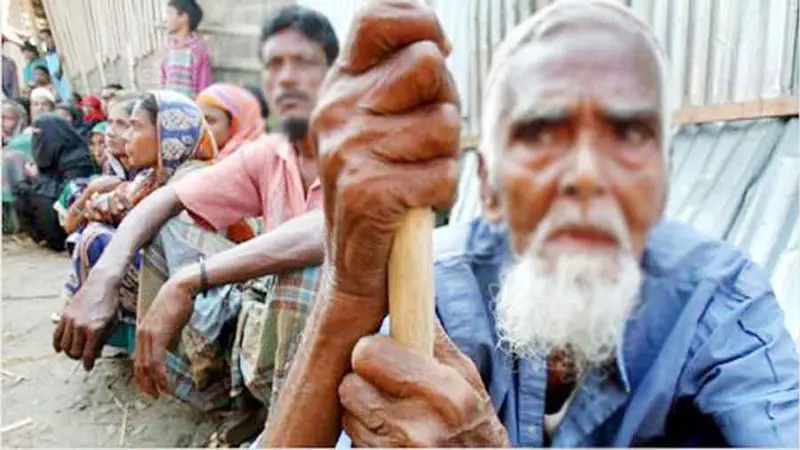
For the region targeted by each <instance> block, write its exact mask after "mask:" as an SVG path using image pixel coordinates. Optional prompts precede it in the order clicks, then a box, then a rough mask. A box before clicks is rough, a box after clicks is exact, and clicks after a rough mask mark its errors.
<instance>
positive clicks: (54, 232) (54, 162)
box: [14, 115, 93, 251]
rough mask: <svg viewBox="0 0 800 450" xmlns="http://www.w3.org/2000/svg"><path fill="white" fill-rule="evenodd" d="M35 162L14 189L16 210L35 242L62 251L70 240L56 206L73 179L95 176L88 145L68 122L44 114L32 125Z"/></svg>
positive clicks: (28, 167)
mask: <svg viewBox="0 0 800 450" xmlns="http://www.w3.org/2000/svg"><path fill="white" fill-rule="evenodd" d="M32 144H33V161H34V163H35V164H31V165H28V166H26V180H24V181H22V182H21V183H19V185H18V186H17V187H16V188H15V189H14V208H15V210H16V212H17V216H18V218H19V221H20V226H21V228H22V231H24V232H25V233H27V234H28V235H29V236H30V237H31V238H32V239H33V240H34V241H36V242H42V241H45V242H46V243H47V246H48V247H50V248H52V249H53V250H58V251H60V250H63V249H64V244H65V239H66V237H67V235H66V233H65V232H64V230H63V229H62V228H61V225H60V224H59V222H58V217H57V215H56V212H55V211H54V210H53V203H55V202H56V200H57V199H58V196H59V195H60V194H61V191H62V190H63V189H64V185H65V184H66V183H67V182H69V181H70V180H74V179H76V178H83V177H88V176H90V175H92V170H93V169H92V161H91V157H90V156H89V150H88V149H87V148H86V142H85V141H84V140H83V139H82V138H81V137H80V136H79V135H78V133H77V132H76V131H75V130H74V129H73V128H72V125H71V124H69V123H68V122H67V121H66V120H64V119H62V118H61V117H58V116H55V115H45V116H42V117H39V118H38V119H36V120H35V121H34V122H33V135H32Z"/></svg>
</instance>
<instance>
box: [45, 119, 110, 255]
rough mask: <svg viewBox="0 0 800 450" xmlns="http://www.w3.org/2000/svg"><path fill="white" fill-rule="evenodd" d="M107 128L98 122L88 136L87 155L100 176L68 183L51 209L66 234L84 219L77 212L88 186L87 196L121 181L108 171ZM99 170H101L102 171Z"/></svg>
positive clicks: (103, 123)
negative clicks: (75, 205)
mask: <svg viewBox="0 0 800 450" xmlns="http://www.w3.org/2000/svg"><path fill="white" fill-rule="evenodd" d="M107 128H108V124H106V123H105V122H100V123H99V124H97V125H95V127H94V129H93V130H92V132H91V133H90V134H89V153H90V154H91V155H92V162H93V163H94V169H95V172H100V174H99V175H94V176H92V177H90V178H77V179H75V180H72V181H70V182H68V183H67V184H66V186H64V190H63V191H61V195H60V196H59V197H58V201H56V203H55V204H54V205H53V208H54V209H55V210H56V212H57V213H58V221H59V223H60V224H61V226H62V227H63V228H64V231H66V232H67V233H68V234H71V233H74V232H75V231H76V230H77V229H78V228H79V226H80V225H81V224H82V223H83V219H84V217H83V216H82V215H80V214H79V212H80V211H82V207H83V206H84V203H85V201H86V197H84V196H83V194H84V193H85V192H87V189H88V187H89V186H90V185H93V186H94V189H92V190H91V191H90V192H89V194H88V195H92V193H94V192H107V191H109V190H111V189H112V188H114V187H116V186H117V185H118V184H119V183H120V182H121V181H122V180H121V179H120V178H118V177H117V176H115V175H113V174H112V173H111V172H110V170H109V162H108V156H107V154H106V144H105V132H106V129H107ZM100 168H103V169H102V171H101V170H100ZM81 199H82V202H81V205H79V206H77V207H75V208H72V205H73V204H75V203H76V201H78V200H81ZM68 247H69V245H68Z"/></svg>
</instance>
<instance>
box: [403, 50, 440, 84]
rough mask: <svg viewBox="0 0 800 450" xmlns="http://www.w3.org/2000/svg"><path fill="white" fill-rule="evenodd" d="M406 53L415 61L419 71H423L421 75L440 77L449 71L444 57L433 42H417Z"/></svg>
mask: <svg viewBox="0 0 800 450" xmlns="http://www.w3.org/2000/svg"><path fill="white" fill-rule="evenodd" d="M406 52H408V53H409V54H410V55H411V57H412V58H413V59H414V62H415V66H416V68H417V70H419V71H421V73H420V75H425V76H426V77H438V75H439V74H441V73H442V72H443V71H445V70H447V69H446V66H445V60H444V55H442V52H441V50H439V47H437V46H436V44H435V43H434V42H432V41H419V42H415V43H413V44H411V45H410V46H409V47H408V49H407V50H406Z"/></svg>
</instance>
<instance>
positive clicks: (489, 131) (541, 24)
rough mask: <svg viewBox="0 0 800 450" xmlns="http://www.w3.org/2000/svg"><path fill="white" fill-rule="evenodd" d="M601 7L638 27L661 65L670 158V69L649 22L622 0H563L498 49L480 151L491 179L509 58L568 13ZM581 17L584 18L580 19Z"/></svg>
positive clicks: (514, 32) (665, 152) (527, 22)
mask: <svg viewBox="0 0 800 450" xmlns="http://www.w3.org/2000/svg"><path fill="white" fill-rule="evenodd" d="M598 9H601V10H604V11H611V12H612V13H614V14H616V15H617V16H618V18H620V19H622V20H623V21H625V22H627V23H629V24H630V26H631V29H636V30H638V31H639V35H640V36H641V37H642V39H643V40H644V42H645V44H646V47H647V49H648V50H649V51H650V54H651V56H652V57H653V59H654V60H655V62H656V66H657V68H658V86H659V90H660V93H661V102H660V109H661V126H662V130H661V131H662V134H661V135H662V140H661V150H662V153H663V155H664V158H665V162H668V156H669V155H668V153H669V129H668V127H669V119H670V117H669V115H670V112H671V110H670V106H669V98H668V97H669V96H668V95H667V94H668V93H667V86H668V84H667V72H666V68H665V66H666V64H665V59H666V57H665V55H664V50H663V48H662V47H661V45H660V44H659V43H658V40H657V38H656V36H655V34H653V31H652V29H651V28H650V26H649V25H648V24H646V23H645V22H643V21H642V20H641V19H639V18H638V17H636V16H635V15H634V14H633V12H632V11H631V10H630V9H629V8H628V7H626V6H624V5H621V4H620V3H619V2H615V1H611V0H560V1H557V2H555V3H553V4H551V5H549V6H548V7H546V8H544V9H542V10H541V11H539V12H538V13H536V14H534V15H533V16H531V17H530V18H528V19H526V20H525V21H523V22H522V23H520V24H519V25H518V26H517V27H516V28H514V29H513V30H512V31H511V32H510V33H509V35H508V36H506V38H505V39H504V40H503V42H502V43H501V44H500V45H499V46H498V47H497V49H496V50H495V54H494V56H493V58H492V64H491V67H490V68H489V75H488V77H487V81H486V87H485V89H484V103H483V104H484V110H483V114H482V117H481V144H480V151H481V154H482V155H483V157H484V160H485V161H486V165H487V168H488V174H489V179H490V180H494V172H495V169H496V167H495V163H496V162H497V161H496V160H497V155H499V154H500V152H501V151H502V148H501V146H502V145H501V142H500V136H501V133H500V130H499V126H500V122H501V119H502V117H501V111H502V108H501V106H502V102H503V101H504V99H503V95H502V93H503V84H504V82H505V79H506V75H507V73H508V69H509V66H510V62H511V61H512V59H513V57H514V55H515V54H516V53H517V52H518V51H519V50H520V49H521V48H523V47H524V46H525V45H528V44H531V43H532V42H535V41H536V40H537V39H539V38H540V36H541V34H542V31H543V30H546V29H548V28H550V26H552V25H554V24H556V23H558V22H559V21H563V20H575V19H573V18H569V19H567V18H566V16H567V13H574V12H576V11H578V12H580V13H582V16H581V17H591V14H592V12H597V10H598ZM578 20H581V19H578Z"/></svg>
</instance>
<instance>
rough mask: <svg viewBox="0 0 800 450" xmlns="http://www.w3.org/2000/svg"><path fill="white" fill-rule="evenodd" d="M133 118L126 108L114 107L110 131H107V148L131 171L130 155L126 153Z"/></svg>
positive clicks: (109, 126) (110, 118)
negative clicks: (127, 137)
mask: <svg viewBox="0 0 800 450" xmlns="http://www.w3.org/2000/svg"><path fill="white" fill-rule="evenodd" d="M130 119H131V116H130V114H128V112H127V111H125V108H124V106H120V107H114V108H111V110H110V111H109V113H108V130H106V148H107V149H108V151H109V152H110V153H111V154H112V155H114V156H115V157H116V158H117V159H118V160H119V162H120V163H122V165H123V166H125V167H126V168H128V169H130V168H131V166H130V161H128V153H127V152H126V151H125V144H126V142H127V141H126V140H125V139H126V138H125V136H126V134H127V133H128V128H130V125H131V122H130Z"/></svg>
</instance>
